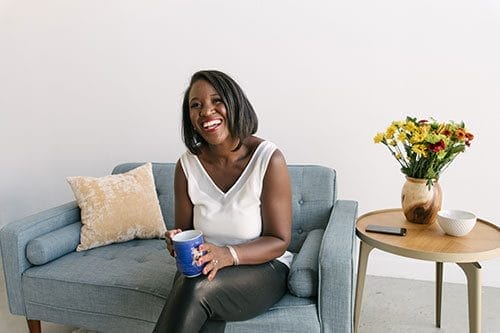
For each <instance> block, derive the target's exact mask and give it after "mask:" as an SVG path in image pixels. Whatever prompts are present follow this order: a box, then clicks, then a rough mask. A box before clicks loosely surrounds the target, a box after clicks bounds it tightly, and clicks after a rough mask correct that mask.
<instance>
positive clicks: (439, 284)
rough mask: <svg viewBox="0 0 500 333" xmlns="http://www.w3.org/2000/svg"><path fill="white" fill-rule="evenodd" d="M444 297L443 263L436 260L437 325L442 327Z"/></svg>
mask: <svg viewBox="0 0 500 333" xmlns="http://www.w3.org/2000/svg"><path fill="white" fill-rule="evenodd" d="M442 299H443V263H442V262H436V327H441V300H442Z"/></svg>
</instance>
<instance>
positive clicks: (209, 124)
mask: <svg viewBox="0 0 500 333" xmlns="http://www.w3.org/2000/svg"><path fill="white" fill-rule="evenodd" d="M221 122H222V121H221V120H220V119H216V120H210V121H207V122H204V123H203V124H201V126H203V128H204V129H211V128H214V127H216V126H218V125H219V124H220V123H221Z"/></svg>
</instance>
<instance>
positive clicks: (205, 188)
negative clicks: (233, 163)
mask: <svg viewBox="0 0 500 333" xmlns="http://www.w3.org/2000/svg"><path fill="white" fill-rule="evenodd" d="M275 150H276V146H275V145H274V144H273V143H271V142H269V141H263V142H261V143H260V144H259V146H258V147H257V149H256V150H255V152H254V153H253V155H252V157H251V158H250V161H249V162H248V164H247V166H246V167H245V169H244V170H243V172H242V173H241V175H240V177H239V178H238V180H237V181H236V183H234V185H233V186H232V187H231V188H230V189H229V190H228V191H227V192H223V191H222V190H221V189H220V188H219V187H218V186H217V185H216V184H215V182H214V181H213V180H212V178H211V177H210V176H209V174H208V173H207V171H206V170H205V168H204V167H203V165H202V164H201V162H200V160H199V159H198V157H197V156H196V155H194V154H192V153H191V152H189V151H187V152H185V153H184V154H183V155H182V156H181V158H180V161H181V166H182V169H183V171H184V174H185V176H186V178H187V183H188V195H189V198H190V199H191V202H192V204H193V225H194V228H195V229H196V230H200V231H201V232H203V237H204V239H205V241H206V242H210V243H213V244H215V245H218V246H224V245H238V244H243V243H246V242H248V241H251V240H253V239H255V238H257V237H259V236H260V235H261V234H262V215H261V201H260V197H261V193H262V184H263V180H264V175H265V174H266V170H267V166H268V164H269V161H270V159H271V156H272V154H273V153H274V151H275ZM277 259H278V260H279V261H281V262H283V263H284V264H285V265H287V266H288V267H290V263H291V261H292V254H291V253H290V252H288V251H287V252H285V254H284V255H283V256H281V257H280V258H277Z"/></svg>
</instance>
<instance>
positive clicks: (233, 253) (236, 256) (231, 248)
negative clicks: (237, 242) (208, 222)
mask: <svg viewBox="0 0 500 333" xmlns="http://www.w3.org/2000/svg"><path fill="white" fill-rule="evenodd" d="M226 247H227V248H228V249H229V252H231V256H232V257H233V265H235V266H238V265H239V264H240V259H239V258H238V253H236V250H235V249H234V247H232V246H231V245H226Z"/></svg>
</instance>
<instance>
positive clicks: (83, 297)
mask: <svg viewBox="0 0 500 333" xmlns="http://www.w3.org/2000/svg"><path fill="white" fill-rule="evenodd" d="M175 272H176V268H175V260H174V259H173V258H172V257H171V256H170V255H169V254H168V252H167V251H165V241H163V240H133V241H129V242H126V243H119V244H112V245H108V246H105V247H100V248H95V249H92V250H88V251H85V252H72V253H70V254H67V255H65V256H63V257H61V258H59V259H56V260H54V261H52V262H50V263H48V264H45V265H43V266H34V267H32V268H30V269H28V270H27V271H26V272H25V273H24V274H23V277H22V279H23V293H24V297H25V300H26V308H27V310H28V311H34V313H37V312H39V311H43V308H44V307H51V308H56V309H57V308H59V309H64V311H74V312H78V313H80V314H81V313H93V314H94V313H96V314H109V315H114V316H123V317H127V318H133V319H139V320H147V321H151V322H155V321H156V320H157V318H158V316H159V314H160V313H159V311H161V309H162V307H163V305H164V303H165V300H166V297H167V295H168V292H169V290H170V287H171V285H172V281H173V278H174V274H175ZM75 291H76V292H77V293H78V294H77V295H75ZM40 300H43V304H41V303H40ZM144 308H150V309H151V311H146V312H145V311H144ZM145 313H146V314H147V317H146V318H144V315H145ZM63 322H64V318H63Z"/></svg>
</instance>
